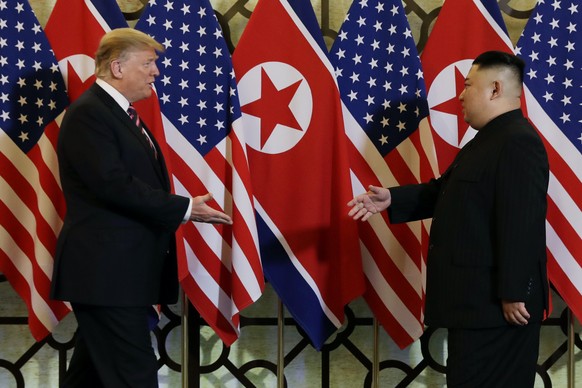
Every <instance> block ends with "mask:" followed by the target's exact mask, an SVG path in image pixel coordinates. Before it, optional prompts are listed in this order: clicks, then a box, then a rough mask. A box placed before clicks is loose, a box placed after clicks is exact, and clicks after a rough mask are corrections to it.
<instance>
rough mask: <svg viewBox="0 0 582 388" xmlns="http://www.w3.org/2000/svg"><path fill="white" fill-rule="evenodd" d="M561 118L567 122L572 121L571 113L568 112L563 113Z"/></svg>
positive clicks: (563, 121)
mask: <svg viewBox="0 0 582 388" xmlns="http://www.w3.org/2000/svg"><path fill="white" fill-rule="evenodd" d="M560 120H562V123H564V124H565V123H567V122H568V121H570V115H569V114H566V112H563V113H562V116H560Z"/></svg>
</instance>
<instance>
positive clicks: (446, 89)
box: [427, 59, 477, 148]
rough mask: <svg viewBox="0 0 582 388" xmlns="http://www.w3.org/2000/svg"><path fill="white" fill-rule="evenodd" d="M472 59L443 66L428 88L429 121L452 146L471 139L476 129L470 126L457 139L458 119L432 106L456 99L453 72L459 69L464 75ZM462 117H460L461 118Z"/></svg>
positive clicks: (461, 144) (469, 67) (467, 71)
mask: <svg viewBox="0 0 582 388" xmlns="http://www.w3.org/2000/svg"><path fill="white" fill-rule="evenodd" d="M472 64H473V59H464V60H462V61H458V62H454V63H451V64H450V65H448V66H447V67H445V68H444V69H443V70H442V71H441V72H440V73H439V74H438V75H437V76H436V77H435V79H434V81H433V82H432V84H431V86H430V89H429V90H428V96H427V100H428V106H429V108H430V122H431V124H432V127H433V129H434V130H435V132H436V133H437V134H438V135H439V136H440V137H441V138H442V139H443V140H444V141H446V142H447V143H449V144H450V145H452V146H454V147H459V148H460V147H462V146H464V145H465V144H466V143H468V142H469V140H471V139H472V138H473V137H474V136H475V134H477V131H476V130H475V129H473V128H471V127H469V129H468V130H467V131H466V133H465V135H464V136H463V138H462V139H460V140H459V130H460V128H459V124H458V123H459V120H458V118H457V116H456V115H454V114H452V113H447V112H442V111H439V110H434V109H433V107H435V106H438V105H440V104H442V103H445V102H447V101H449V100H451V99H458V97H459V96H458V95H457V89H458V88H457V85H456V77H455V75H456V74H455V72H456V71H459V72H461V74H463V76H466V75H467V74H468V73H469V70H470V69H471V65H472ZM461 119H462V118H461Z"/></svg>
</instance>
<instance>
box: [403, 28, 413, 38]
mask: <svg viewBox="0 0 582 388" xmlns="http://www.w3.org/2000/svg"><path fill="white" fill-rule="evenodd" d="M404 36H405V37H407V38H412V31H411V30H410V28H406V30H404Z"/></svg>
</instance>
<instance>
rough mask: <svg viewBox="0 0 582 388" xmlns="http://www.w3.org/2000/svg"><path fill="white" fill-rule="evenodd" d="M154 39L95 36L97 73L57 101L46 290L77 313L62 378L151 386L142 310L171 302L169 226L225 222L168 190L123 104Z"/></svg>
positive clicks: (147, 70) (148, 77)
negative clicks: (53, 250) (59, 207)
mask: <svg viewBox="0 0 582 388" xmlns="http://www.w3.org/2000/svg"><path fill="white" fill-rule="evenodd" d="M162 50H163V46H162V45H160V44H159V43H158V42H156V41H155V40H154V39H152V38H151V37H149V36H148V35H146V34H144V33H142V32H139V31H137V30H134V29H131V28H123V29H118V30H113V31H111V32H110V33H108V34H106V35H105V36H104V37H103V39H102V40H101V42H100V45H99V48H98V51H97V54H96V59H95V64H96V75H97V81H96V83H95V84H94V85H92V86H91V87H90V88H89V89H88V90H87V91H86V92H85V93H84V94H83V95H82V96H80V97H79V98H78V99H77V100H76V101H75V102H74V103H73V104H71V106H70V107H69V109H68V110H67V113H66V114H65V117H64V119H63V122H62V125H61V131H60V135H59V140H58V145H57V155H58V159H59V168H60V177H61V183H62V187H63V192H64V195H65V200H66V204H67V214H66V216H65V220H64V225H63V228H62V231H61V233H60V235H59V239H58V245H57V254H56V260H55V266H54V273H53V281H52V290H51V294H52V297H53V298H54V299H58V300H64V301H69V302H71V305H72V307H73V311H74V313H75V317H76V318H77V322H78V330H77V339H76V345H75V350H74V353H73V356H72V359H71V362H70V365H69V369H68V371H67V374H66V376H65V379H64V381H63V383H62V386H64V387H140V388H142V387H157V369H158V368H157V361H156V357H155V353H154V351H153V348H152V345H151V337H150V331H149V327H148V316H149V315H150V312H151V310H152V305H153V304H167V303H176V301H177V298H178V280H177V265H176V252H175V246H176V241H175V236H174V232H175V230H176V229H177V228H178V226H179V225H180V224H181V223H183V222H187V221H189V220H193V221H200V222H211V223H226V224H230V223H231V219H230V217H229V216H228V215H226V214H224V213H222V212H220V211H217V210H214V209H212V208H211V207H210V206H208V205H207V204H206V202H207V201H209V200H210V199H211V198H212V196H211V194H206V195H203V196H199V197H195V198H187V197H182V196H178V195H174V194H171V193H170V181H169V177H168V172H167V170H166V165H165V162H164V157H163V155H162V154H161V152H160V149H159V147H158V145H157V143H156V140H155V139H154V137H153V135H152V134H151V133H150V132H149V131H148V130H147V128H145V126H144V125H143V123H140V122H139V119H138V118H137V115H136V114H135V115H134V114H133V113H134V112H131V113H132V116H133V119H132V117H130V115H129V114H128V113H127V110H128V108H129V107H130V104H131V103H132V102H134V101H138V100H141V99H144V98H147V97H149V96H150V94H151V93H152V90H151V85H152V83H153V81H154V78H155V77H156V76H158V75H159V71H158V68H157V66H156V58H157V54H156V51H162Z"/></svg>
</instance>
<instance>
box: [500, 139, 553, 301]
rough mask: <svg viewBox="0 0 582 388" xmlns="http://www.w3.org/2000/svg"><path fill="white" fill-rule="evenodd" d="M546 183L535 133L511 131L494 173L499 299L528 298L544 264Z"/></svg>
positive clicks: (545, 169) (544, 164) (545, 168)
mask: <svg viewBox="0 0 582 388" xmlns="http://www.w3.org/2000/svg"><path fill="white" fill-rule="evenodd" d="M547 186H548V164H547V156H546V153H545V149H544V147H543V144H542V143H541V141H540V140H539V138H537V137H536V136H532V135H530V134H528V133H524V132H521V133H520V134H518V135H515V136H513V137H512V138H511V139H510V140H509V141H508V143H507V144H506V146H505V147H504V148H503V150H502V151H501V155H500V159H499V164H498V167H497V173H496V189H495V190H496V193H495V205H494V212H495V214H494V216H495V222H494V225H493V227H494V228H495V238H496V240H497V243H496V244H494V245H495V247H496V249H497V252H496V255H495V257H497V258H498V260H499V262H498V263H497V264H498V268H499V285H498V296H499V297H500V298H501V299H505V300H509V301H520V302H524V301H527V299H528V296H529V289H530V287H531V285H532V281H536V282H537V281H538V280H537V279H539V268H540V266H541V265H545V245H546V244H545V218H546V207H547V205H546V193H547ZM538 286H539V285H538Z"/></svg>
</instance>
